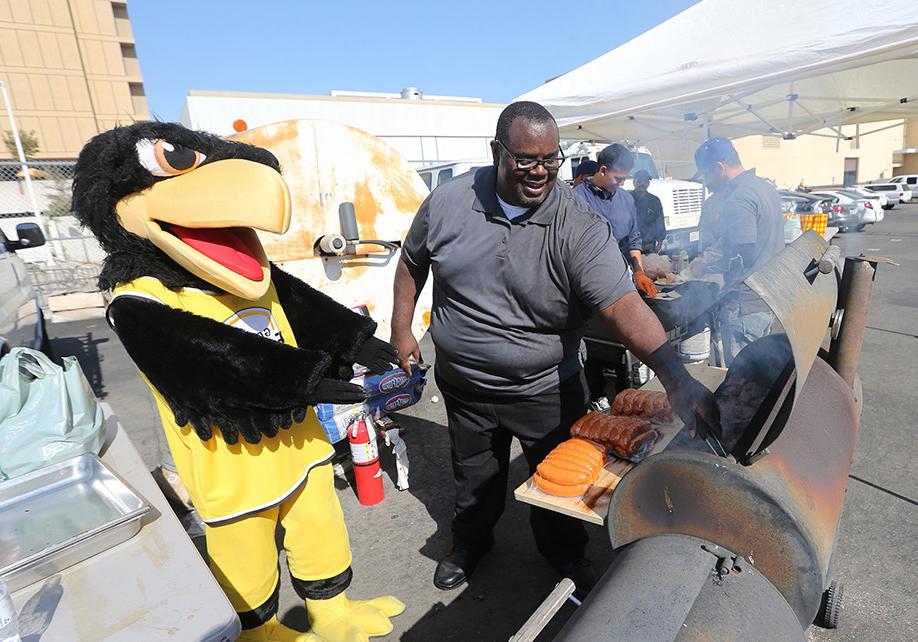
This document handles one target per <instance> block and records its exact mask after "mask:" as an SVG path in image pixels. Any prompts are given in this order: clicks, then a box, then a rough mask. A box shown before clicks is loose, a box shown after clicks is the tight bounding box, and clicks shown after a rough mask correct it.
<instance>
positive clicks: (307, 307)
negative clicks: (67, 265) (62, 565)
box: [73, 123, 405, 642]
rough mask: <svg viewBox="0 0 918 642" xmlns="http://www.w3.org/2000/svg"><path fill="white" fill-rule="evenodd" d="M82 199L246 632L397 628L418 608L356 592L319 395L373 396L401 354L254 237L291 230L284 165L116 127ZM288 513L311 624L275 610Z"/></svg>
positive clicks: (77, 184)
mask: <svg viewBox="0 0 918 642" xmlns="http://www.w3.org/2000/svg"><path fill="white" fill-rule="evenodd" d="M73 209H74V212H75V213H76V215H77V217H78V218H79V220H80V222H81V223H82V224H83V225H84V226H86V227H88V228H89V229H91V230H92V231H93V233H94V234H95V236H96V238H97V239H98V240H99V243H100V244H101V245H102V248H103V249H104V250H105V252H106V257H105V262H104V265H103V267H102V272H101V275H100V277H99V285H100V287H101V288H102V289H103V290H111V291H112V300H111V303H110V305H109V308H108V319H109V323H110V324H111V325H112V327H113V328H114V329H115V332H116V333H117V334H118V337H119V338H120V339H121V341H122V343H123V344H124V347H125V349H126V350H127V352H128V354H129V355H130V357H131V359H133V361H134V363H135V364H136V365H137V367H138V369H139V370H140V372H141V374H142V376H143V378H144V380H145V381H146V382H147V384H148V385H149V386H150V390H151V391H152V393H153V396H154V398H155V400H156V405H157V407H158V410H159V415H160V420H161V421H162V425H163V430H164V431H165V434H166V439H167V442H168V444H169V449H170V451H171V452H172V455H173V457H174V459H175V463H176V467H177V469H178V472H179V475H180V477H181V479H182V481H183V482H184V484H185V485H186V486H187V487H188V490H189V492H190V495H191V498H192V500H193V502H194V505H195V508H196V509H197V510H198V512H199V513H200V515H201V517H202V519H203V520H204V522H205V531H206V541H207V552H208V556H209V558H210V566H211V570H212V571H213V573H214V576H215V577H216V579H217V582H218V583H219V584H220V586H221V587H222V588H223V590H224V591H225V592H226V594H227V596H228V597H229V600H230V602H231V603H232V605H233V607H234V608H235V610H236V611H237V613H238V614H239V619H240V621H241V623H242V637H241V638H240V640H257V641H259V642H274V641H277V642H289V641H293V640H296V641H299V642H306V641H313V642H320V641H322V640H324V641H326V642H337V641H347V642H357V641H360V640H367V639H368V637H369V636H375V635H385V634H387V633H389V632H390V631H391V630H392V624H391V622H390V621H389V618H390V617H391V616H394V615H398V614H399V613H401V612H402V611H403V610H404V608H405V606H404V604H402V603H401V602H400V601H399V600H397V599H396V598H395V597H392V596H383V597H378V598H375V599H372V600H368V601H358V600H350V599H348V598H347V597H346V595H345V593H344V591H345V589H346V588H347V587H348V586H349V584H350V582H351V567H350V564H351V552H350V547H349V545H348V537H347V530H346V528H345V525H344V517H343V513H342V511H341V506H340V504H339V503H338V499H337V497H336V495H335V489H334V478H333V474H332V467H331V463H330V461H331V459H332V455H333V454H334V450H333V448H332V446H331V444H330V443H329V441H328V439H327V438H326V437H325V435H324V433H323V431H322V428H321V426H320V425H319V423H318V421H317V419H316V415H315V412H314V410H313V408H312V406H313V405H314V404H316V403H318V402H333V403H353V402H358V401H361V400H363V399H364V397H365V395H364V393H363V390H362V389H361V388H360V387H359V386H355V385H353V384H351V383H349V382H348V380H349V379H350V378H351V372H352V366H353V364H354V363H359V364H361V365H364V366H366V367H368V368H370V369H371V370H376V371H382V370H387V369H388V368H389V364H390V363H391V362H395V361H397V355H396V352H395V350H394V349H393V348H392V346H390V345H389V344H388V343H386V342H384V341H381V340H379V339H376V338H374V336H373V332H374V330H375V329H376V324H375V323H374V322H373V321H372V320H370V319H369V318H367V317H363V316H360V315H358V314H356V313H354V312H352V311H351V310H349V309H347V308H346V307H344V306H342V305H339V304H338V303H336V302H335V301H333V300H332V299H331V298H329V297H327V296H325V295H324V294H322V293H320V292H318V291H317V290H315V289H313V288H311V287H310V286H308V285H306V284H305V283H303V282H302V281H300V280H298V279H296V278H294V277H292V276H290V275H289V274H286V273H284V272H283V271H281V270H280V269H278V268H277V267H276V266H275V265H272V264H271V263H270V262H269V261H268V259H267V257H266V255H265V252H264V249H263V248H262V246H261V243H260V242H259V240H258V237H257V235H256V233H255V230H256V229H258V230H264V231H266V232H273V233H276V234H282V233H284V232H285V231H286V230H287V227H288V226H289V224H290V193H289V191H288V189H287V186H286V183H285V182H284V180H283V178H281V174H280V167H279V164H278V161H277V159H276V158H275V157H274V155H273V154H271V153H270V152H268V151H267V150H265V149H261V148H259V147H254V146H251V145H246V144H243V143H238V142H230V141H226V140H223V139H221V138H218V137H216V136H212V135H209V134H205V133H201V132H194V131H191V130H189V129H186V128H184V127H182V126H180V125H177V124H171V123H138V124H135V125H131V126H129V127H118V128H116V129H113V130H111V131H108V132H105V133H102V134H99V135H98V136H96V137H95V138H93V139H92V140H91V141H89V143H87V144H86V146H85V147H84V148H83V150H82V151H81V152H80V156H79V159H78V160H77V164H76V170H75V175H74V182H73ZM278 523H280V524H282V525H283V526H284V529H285V531H286V534H285V537H284V544H283V545H284V549H285V550H286V552H287V565H288V569H289V571H290V575H291V578H292V581H293V586H294V588H295V589H296V591H297V594H298V595H299V596H300V597H301V598H302V599H304V600H305V601H306V611H307V613H308V615H309V621H310V625H311V632H309V633H300V632H297V631H294V630H292V629H290V628H288V627H285V626H284V625H282V624H281V623H280V622H279V621H278V619H277V606H278V595H279V589H280V575H279V570H278V550H277V545H276V543H275V538H274V533H275V528H276V526H277V524H278Z"/></svg>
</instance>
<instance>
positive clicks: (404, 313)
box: [389, 196, 431, 375]
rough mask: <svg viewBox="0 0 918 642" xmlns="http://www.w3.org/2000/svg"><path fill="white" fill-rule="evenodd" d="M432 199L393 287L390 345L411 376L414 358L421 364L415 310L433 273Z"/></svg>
mask: <svg viewBox="0 0 918 642" xmlns="http://www.w3.org/2000/svg"><path fill="white" fill-rule="evenodd" d="M430 198H431V197H430V196H428V197H427V199H426V200H425V201H424V202H423V203H422V204H421V207H420V208H419V209H418V213H417V215H416V216H415V217H414V221H412V223H411V227H410V228H409V229H408V235H407V236H406V237H405V242H404V243H403V244H402V255H401V257H400V258H399V261H398V266H397V267H396V268H395V283H394V284H393V286H392V336H391V337H390V339H389V343H391V344H392V345H393V346H395V349H396V351H397V352H398V355H399V365H401V367H402V369H403V370H404V371H405V372H406V373H408V374H409V375H410V374H411V362H410V358H411V357H414V358H415V360H416V361H418V362H420V361H421V360H422V359H421V348H420V346H419V345H418V341H417V339H415V337H414V335H413V334H412V332H411V321H412V320H413V319H414V308H415V306H416V305H417V301H418V296H420V294H421V290H423V289H424V284H425V283H426V282H427V273H428V271H429V270H430V252H429V250H428V248H427V227H428V221H429V213H430V209H429V206H430Z"/></svg>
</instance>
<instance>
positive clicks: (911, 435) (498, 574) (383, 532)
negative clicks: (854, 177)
mask: <svg viewBox="0 0 918 642" xmlns="http://www.w3.org/2000/svg"><path fill="white" fill-rule="evenodd" d="M837 244H838V245H839V246H841V248H842V250H843V252H844V253H847V254H857V253H860V252H863V253H864V254H868V255H879V256H885V257H888V258H891V259H893V260H894V261H896V262H897V263H899V266H898V267H892V266H885V265H883V266H881V267H880V270H879V273H878V275H877V279H876V289H875V291H874V296H873V302H872V307H871V312H870V317H869V324H868V330H867V331H866V336H865V340H864V351H863V357H862V360H861V377H862V379H863V385H864V398H865V401H864V410H863V416H862V422H861V428H860V433H859V435H858V445H857V450H856V453H855V459H854V464H853V467H852V469H851V478H850V480H849V483H848V493H847V498H846V502H845V510H844V514H843V516H842V523H841V530H840V534H839V538H838V545H837V549H836V552H835V560H834V564H835V576H836V577H837V579H838V580H840V581H842V582H844V583H845V610H844V613H843V615H842V619H841V624H840V626H839V628H838V629H837V630H835V631H824V630H820V629H815V628H811V629H810V631H809V634H808V635H809V639H810V640H818V641H828V640H833V641H838V642H841V641H854V640H872V641H882V640H914V639H916V634H915V630H916V628H918V616H916V613H915V608H914V607H915V604H918V584H916V582H915V574H916V571H918V552H916V545H915V542H916V540H918V476H916V475H915V472H914V471H915V466H914V463H913V462H914V460H915V457H916V455H918V439H916V437H915V434H916V425H915V422H916V420H915V418H916V417H918V392H916V391H915V387H914V374H915V364H916V363H918V283H916V277H918V205H910V206H900V207H897V208H896V209H894V210H892V211H891V212H889V213H888V214H887V217H886V220H885V221H884V222H883V223H880V224H878V225H874V226H870V227H868V228H867V230H866V231H865V232H863V233H853V234H847V235H843V236H841V237H840V238H839V239H838V241H837ZM51 334H52V337H53V346H54V348H55V350H56V351H57V352H58V354H74V355H76V356H77V357H79V359H80V362H81V364H82V365H83V368H84V370H85V372H86V374H87V376H88V377H89V379H90V381H91V383H92V385H93V387H94V389H95V391H96V393H97V395H98V396H99V397H100V398H102V399H103V400H104V401H106V402H108V403H109V404H111V406H112V407H113V408H114V410H115V412H116V413H117V414H118V416H119V418H120V420H121V422H122V424H123V425H124V427H125V428H126V430H127V431H128V433H129V434H130V435H131V438H132V440H133V441H134V443H135V445H136V446H137V448H138V449H139V450H140V452H141V454H142V455H143V457H144V460H145V462H146V463H147V464H148V466H149V467H150V468H153V467H154V466H155V465H156V464H157V462H158V448H159V439H158V437H157V434H158V431H159V426H158V421H157V419H156V414H155V410H154V407H153V404H152V400H151V398H150V396H149V394H148V392H147V390H146V386H145V385H144V384H143V383H142V381H141V380H140V378H139V376H138V375H137V372H136V370H135V369H134V366H133V364H132V363H131V362H130V360H129V359H128V357H127V355H126V354H125V352H124V350H123V348H122V347H121V345H120V343H119V342H118V339H117V337H115V336H114V334H113V333H112V331H111V330H110V329H109V328H108V326H107V325H106V324H105V322H104V320H103V319H101V318H89V319H83V320H74V321H66V322H57V323H54V324H52V326H51ZM425 346H426V350H425V351H424V354H425V356H432V353H433V351H432V348H431V346H430V345H429V344H427V343H426V342H425V343H423V344H422V349H423V348H424V347H425ZM436 396H439V392H438V391H437V389H436V386H435V384H434V383H433V382H432V381H431V383H430V384H429V385H428V387H427V390H426V392H425V396H424V399H423V400H422V401H421V402H420V403H419V404H418V405H417V406H415V407H413V408H411V409H410V410H409V411H408V412H406V413H404V414H403V415H402V416H401V421H402V423H403V425H404V426H405V427H406V428H407V435H406V440H407V443H408V449H409V450H408V452H409V455H410V459H411V475H410V481H411V488H410V490H408V491H405V492H399V491H397V490H396V489H395V486H394V483H393V480H394V477H395V469H394V468H395V467H394V461H393V459H392V457H391V456H384V458H383V463H384V468H385V470H386V473H387V476H386V477H385V478H384V484H385V491H386V499H385V501H384V502H383V503H381V504H379V505H377V506H374V507H372V508H365V507H362V506H360V504H359V503H358V502H357V499H356V495H355V492H354V490H353V487H352V486H351V485H350V484H349V482H348V481H347V480H346V479H345V478H339V479H338V489H339V497H340V499H341V503H342V506H343V508H344V512H345V516H346V519H347V523H348V527H349V530H350V538H351V546H352V549H353V552H354V564H353V566H354V572H355V576H354V582H353V585H352V588H351V590H350V594H351V595H352V596H353V597H358V598H360V597H368V596H373V595H379V594H383V593H393V594H395V595H397V596H398V597H400V598H401V599H402V600H404V601H405V602H406V603H407V605H408V608H407V610H406V612H405V613H404V614H403V615H401V616H399V617H397V618H396V619H395V620H394V622H395V631H394V632H393V633H392V634H391V635H390V636H389V637H388V639H391V640H396V639H400V640H415V641H419V642H421V641H423V642H427V641H429V640H441V641H445V640H485V641H489V640H506V639H507V638H508V637H509V636H510V635H512V634H513V633H514V632H515V631H516V630H517V629H518V628H519V627H520V626H521V625H522V624H523V622H524V621H525V620H526V618H527V617H528V616H529V615H530V614H531V613H532V611H533V610H534V609H535V608H536V607H537V606H538V605H539V603H540V602H541V600H542V599H543V598H544V597H545V596H546V595H547V594H548V593H549V592H550V591H551V589H552V587H553V586H554V584H555V581H556V578H555V577H554V576H553V574H552V571H551V570H550V568H549V567H548V565H547V564H546V563H544V562H543V560H542V559H541V557H540V556H539V555H538V553H537V552H536V550H535V546H534V543H533V541H532V536H531V534H530V531H529V525H528V512H529V511H528V507H525V506H523V505H521V504H519V503H518V502H516V501H514V499H513V497H512V488H513V487H514V486H516V485H517V484H518V483H520V482H521V481H522V480H523V479H524V478H525V476H526V467H525V462H524V460H523V459H522V458H521V457H520V451H519V448H518V447H516V448H515V450H514V453H513V461H512V464H511V472H510V476H511V485H510V486H511V487H510V489H508V497H507V510H506V513H505V515H504V517H503V519H502V520H501V522H500V524H499V526H498V529H497V533H496V538H497V545H496V546H495V548H494V550H493V551H492V553H491V554H490V555H489V556H488V557H487V558H486V559H485V560H484V561H483V562H482V564H481V565H480V566H479V568H478V570H477V572H476V573H475V576H474V578H473V579H472V581H471V583H470V584H469V585H468V586H465V587H463V588H461V589H458V590H456V591H452V592H448V593H446V592H442V591H439V590H437V589H436V588H434V586H433V584H432V583H431V578H432V576H433V572H434V568H435V566H436V563H437V560H438V559H439V558H440V557H441V556H442V555H443V554H444V553H446V552H447V550H448V547H449V543H450V537H449V520H450V516H451V511H452V476H451V472H450V463H449V437H448V434H447V431H446V427H445V413H444V408H443V404H442V402H435V401H434V397H436ZM814 465H817V466H818V462H814ZM589 530H590V533H591V542H590V549H589V554H590V555H591V557H592V559H593V560H594V563H595V564H596V565H597V566H598V567H599V569H600V570H602V569H604V568H605V567H606V566H607V565H608V563H609V561H610V560H611V557H612V552H611V550H610V548H609V546H608V542H607V538H606V535H605V532H604V530H603V529H602V528H600V527H597V526H589ZM573 608H574V607H573V606H572V605H570V604H568V605H566V606H565V607H564V608H563V609H562V611H561V612H560V613H559V614H558V615H557V616H556V617H555V619H554V620H553V621H552V623H551V625H550V626H549V628H548V629H547V630H546V632H545V633H543V635H542V637H541V638H540V639H545V640H548V639H551V637H552V635H553V633H555V632H557V631H558V630H559V628H560V626H561V625H562V624H563V622H564V620H565V619H566V618H567V617H569V616H570V614H571V612H572V611H573ZM748 608H750V609H755V608H756V606H755V605H754V604H750V605H748ZM280 613H281V617H282V619H283V620H284V621H285V622H286V623H288V624H290V625H291V626H296V627H305V624H306V620H305V610H304V608H303V604H302V603H301V602H300V601H299V600H298V598H297V597H296V595H295V594H294V592H293V590H292V589H291V587H290V586H289V582H287V583H286V584H285V586H284V588H283V591H282V595H281V611H280Z"/></svg>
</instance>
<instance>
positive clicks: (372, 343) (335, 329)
mask: <svg viewBox="0 0 918 642" xmlns="http://www.w3.org/2000/svg"><path fill="white" fill-rule="evenodd" d="M271 280H272V282H273V283H274V287H275V289H276V290H277V298H278V300H279V301H280V303H281V306H283V308H284V314H286V315H287V321H289V322H290V326H291V327H292V328H293V334H294V335H295V336H296V343H297V345H299V346H300V347H303V348H312V349H316V350H324V351H325V352H328V353H329V354H330V355H331V356H332V359H333V363H332V368H331V372H332V373H335V374H337V376H339V377H341V378H343V379H350V378H351V376H352V371H351V366H352V365H353V364H354V363H359V364H360V365H363V366H366V367H367V368H369V369H370V370H371V371H373V372H384V371H386V370H388V369H389V367H390V365H389V364H392V363H398V353H397V352H396V351H395V348H393V347H392V346H391V345H389V344H388V343H386V342H385V341H381V340H380V339H377V338H375V337H374V336H373V333H374V332H375V331H376V322H375V321H373V320H372V319H370V318H369V317H365V316H361V315H359V314H357V313H356V312H354V311H352V310H350V309H348V308H346V307H344V306H343V305H341V304H340V303H338V302H337V301H335V300H334V299H332V298H331V297H329V296H327V295H325V294H322V293H321V292H319V291H318V290H316V289H315V288H312V287H310V286H309V285H307V284H306V283H304V282H303V281H301V280H299V279H297V278H296V277H293V276H291V275H289V274H287V273H286V272H284V271H283V270H281V269H280V268H278V267H277V266H276V265H274V264H273V263H272V264H271Z"/></svg>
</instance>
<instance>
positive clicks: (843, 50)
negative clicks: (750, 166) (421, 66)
mask: <svg viewBox="0 0 918 642" xmlns="http://www.w3.org/2000/svg"><path fill="white" fill-rule="evenodd" d="M518 100H532V101H535V102H538V103H541V104H542V105H545V107H546V108H548V110H549V111H551V113H552V114H553V115H554V116H555V118H556V119H557V120H558V124H559V125H560V126H561V136H562V138H576V139H592V140H605V141H615V140H629V141H631V142H633V143H635V144H652V143H654V142H658V143H661V144H665V142H667V141H669V142H670V143H675V142H677V141H682V142H693V143H695V142H697V141H700V140H702V139H704V138H705V137H706V135H707V134H708V133H709V134H710V135H712V136H715V135H716V136H726V137H731V138H733V137H738V136H746V135H749V134H762V135H772V136H779V137H783V138H786V139H791V138H795V137H796V136H800V135H802V134H810V133H813V132H816V131H817V130H820V129H825V128H831V130H832V131H833V132H834V133H832V134H829V135H830V136H843V134H842V132H841V130H840V129H839V127H840V126H841V125H846V124H861V123H870V122H878V121H884V120H887V121H888V120H892V119H902V118H911V117H914V116H916V115H918V3H916V1H915V0H873V1H872V2H863V0H704V1H703V2H700V3H699V4H697V5H695V6H693V7H691V8H690V9H688V10H686V11H684V12H682V13H681V14H679V15H677V16H675V17H674V18H672V19H670V20H668V21H666V22H664V23H662V24H660V25H658V26H657V27H655V28H654V29H651V30H650V31H647V32H646V33H644V34H642V35H640V36H638V37H637V38H635V39H634V40H631V41H630V42H628V43H626V44H624V45H622V46H620V47H618V48H617V49H614V50H612V51H610V52H608V53H606V54H604V55H602V56H600V57H599V58H596V59H595V60H592V61H591V62H588V63H586V64H585V65H583V66H581V67H578V68H577V69H574V70H573V71H571V72H569V73H566V74H564V75H563V76H560V77H558V78H556V79H554V80H552V81H550V82H548V83H546V84H544V85H542V86H540V87H537V88H536V89H533V90H532V91H530V92H528V93H526V94H524V95H523V96H520V97H519V98H518ZM868 129H869V127H868ZM865 133H870V132H869V131H867V132H862V133H861V135H864V134H865ZM817 135H825V134H817Z"/></svg>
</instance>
